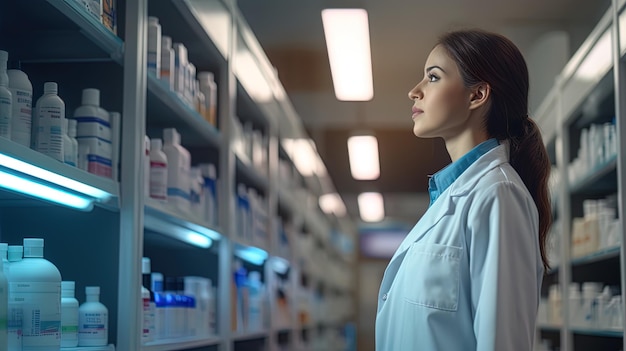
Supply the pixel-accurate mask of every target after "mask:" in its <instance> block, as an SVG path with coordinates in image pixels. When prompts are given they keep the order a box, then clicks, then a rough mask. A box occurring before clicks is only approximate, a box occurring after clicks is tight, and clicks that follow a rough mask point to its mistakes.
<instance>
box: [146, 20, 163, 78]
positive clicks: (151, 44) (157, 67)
mask: <svg viewBox="0 0 626 351" xmlns="http://www.w3.org/2000/svg"><path fill="white" fill-rule="evenodd" d="M148 73H152V74H154V76H155V77H157V78H160V77H161V25H160V24H159V19H158V18H156V17H152V16H150V17H148Z"/></svg>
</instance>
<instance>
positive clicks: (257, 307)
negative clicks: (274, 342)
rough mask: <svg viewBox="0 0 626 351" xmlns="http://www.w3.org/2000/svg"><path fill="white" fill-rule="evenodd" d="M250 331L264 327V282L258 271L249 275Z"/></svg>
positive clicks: (256, 330)
mask: <svg viewBox="0 0 626 351" xmlns="http://www.w3.org/2000/svg"><path fill="white" fill-rule="evenodd" d="M248 295H249V296H248V331H249V332H258V331H261V329H262V328H263V283H262V282H261V274H260V273H259V272H256V271H252V272H250V274H249V275H248Z"/></svg>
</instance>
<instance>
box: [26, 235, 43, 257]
mask: <svg viewBox="0 0 626 351" xmlns="http://www.w3.org/2000/svg"><path fill="white" fill-rule="evenodd" d="M24 257H43V239H41V238H24Z"/></svg>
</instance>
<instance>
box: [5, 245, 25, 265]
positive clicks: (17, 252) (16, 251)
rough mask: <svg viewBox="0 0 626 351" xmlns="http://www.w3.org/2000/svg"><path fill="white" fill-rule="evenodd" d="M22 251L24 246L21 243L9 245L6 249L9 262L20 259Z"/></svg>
mask: <svg viewBox="0 0 626 351" xmlns="http://www.w3.org/2000/svg"><path fill="white" fill-rule="evenodd" d="M22 252H24V248H23V247H22V245H9V249H8V251H7V253H8V254H7V257H8V259H9V262H15V261H19V260H21V259H22Z"/></svg>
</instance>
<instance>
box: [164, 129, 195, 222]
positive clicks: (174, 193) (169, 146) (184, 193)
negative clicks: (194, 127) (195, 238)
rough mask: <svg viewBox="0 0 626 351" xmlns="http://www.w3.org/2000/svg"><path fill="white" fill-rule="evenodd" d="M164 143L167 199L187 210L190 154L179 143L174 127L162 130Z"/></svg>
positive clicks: (178, 135)
mask: <svg viewBox="0 0 626 351" xmlns="http://www.w3.org/2000/svg"><path fill="white" fill-rule="evenodd" d="M163 139H164V141H165V145H164V146H163V152H164V153H165V155H166V156H167V201H168V203H171V204H173V205H174V206H175V207H177V208H179V209H180V210H183V211H188V210H189V196H190V192H191V190H190V185H189V168H190V167H191V156H190V155H189V151H187V150H186V149H185V148H184V147H182V146H181V145H180V134H178V132H177V131H176V129H174V128H167V129H164V130H163Z"/></svg>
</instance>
